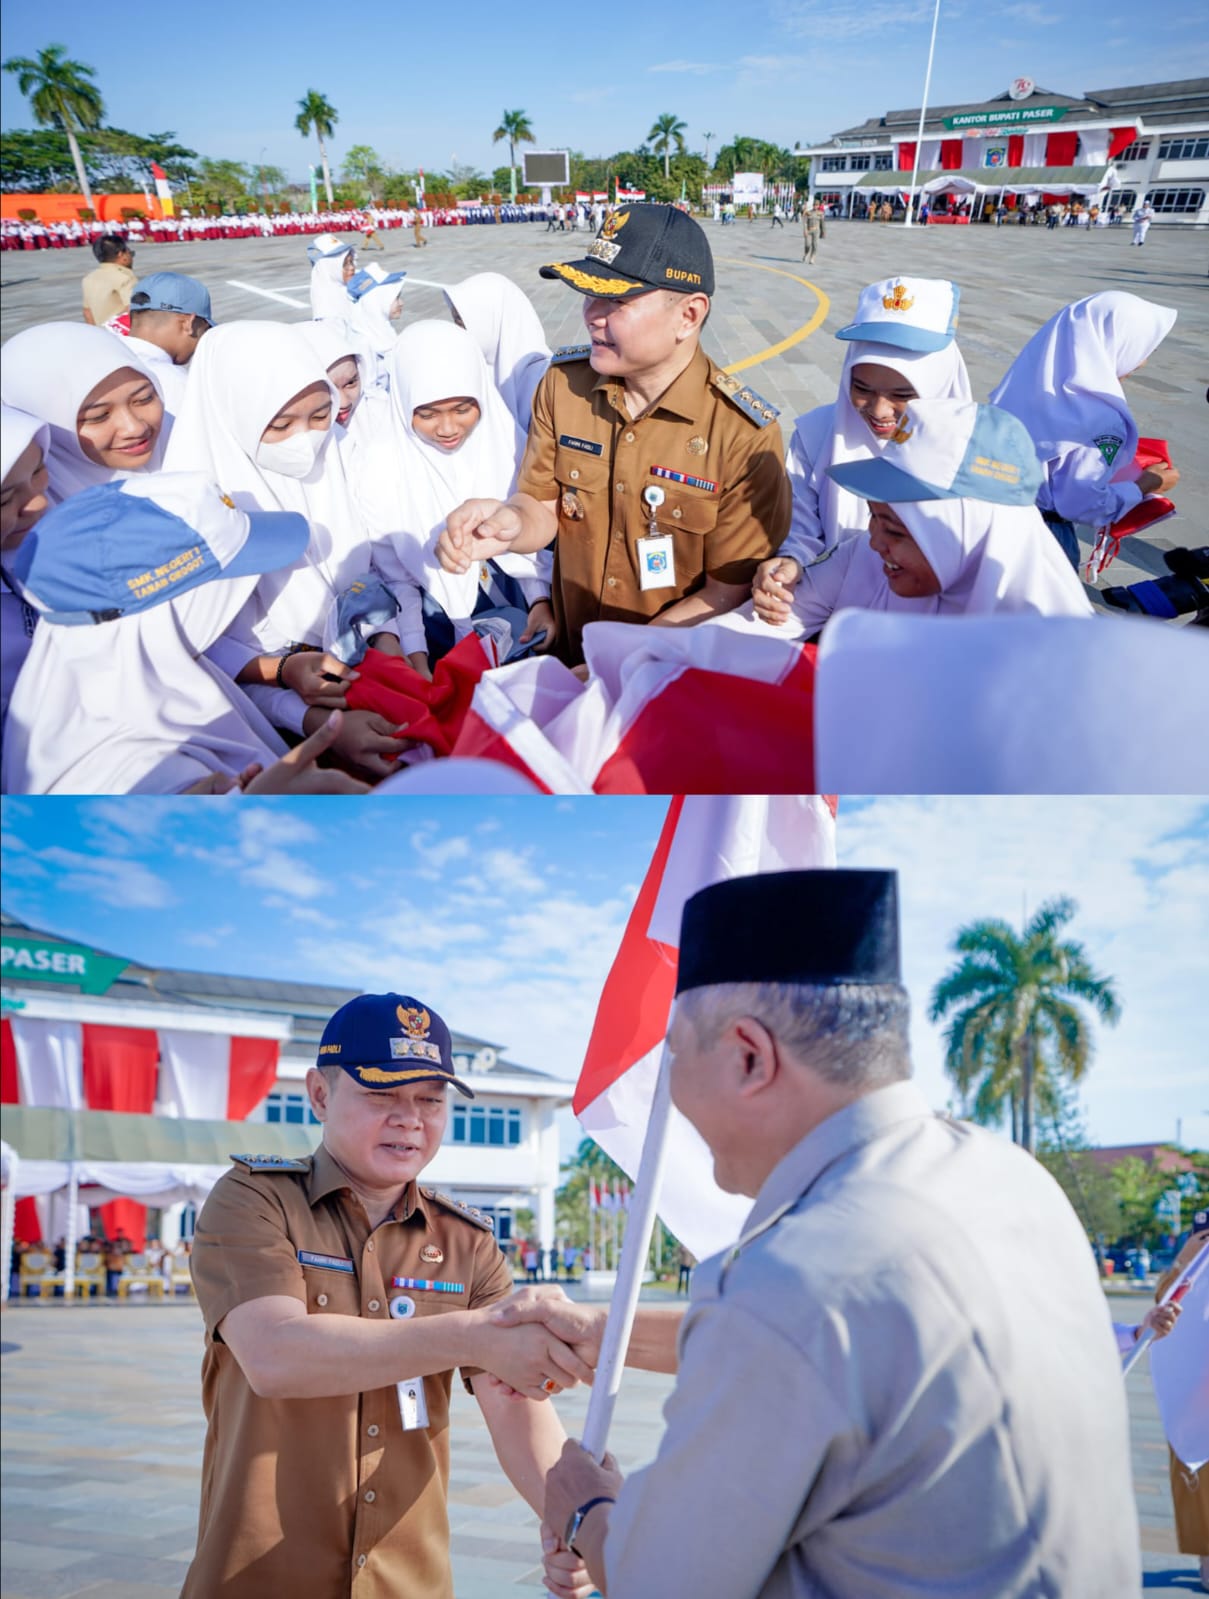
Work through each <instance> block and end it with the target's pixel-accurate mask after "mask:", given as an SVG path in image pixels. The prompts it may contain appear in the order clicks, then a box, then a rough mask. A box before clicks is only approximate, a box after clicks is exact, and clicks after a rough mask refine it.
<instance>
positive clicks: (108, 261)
mask: <svg viewBox="0 0 1209 1599" xmlns="http://www.w3.org/2000/svg"><path fill="white" fill-rule="evenodd" d="M92 253H93V255H95V256H96V258H97V261H98V262H99V263H100V264H99V265H98V266H97V267H95V268H94V269H93V271H91V272H89V273H88V274H87V276H86V277H85V279H84V281H83V283H82V284H81V285H80V287H81V291H82V293H83V297H84V320H85V322H91V323H93V324H94V326H96V327H98V328H103V327H104V326H105V324H106V322H111V321H112V320H113V318H114V317H115V316H121V314H122V312H123V311H125V310H128V309H129V306H130V296H131V294H132V293H133V292H134V286H135V284H136V283H137V282H138V278H137V277H136V276H135V274H134V272H133V270H132V269H133V267H134V251H133V250H132V249H131V248H130V246H129V245H128V244H127V243H126V241H125V239H121V238H118V237H117V235H116V234H109V233H106V234H104V235H103V236H102V237H101V238H99V239H94V240H93V243H92Z"/></svg>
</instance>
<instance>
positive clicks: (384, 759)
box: [303, 707, 407, 777]
mask: <svg viewBox="0 0 1209 1599" xmlns="http://www.w3.org/2000/svg"><path fill="white" fill-rule="evenodd" d="M317 711H318V708H317V707H316V708H315V710H314V711H308V712H307V717H308V718H309V717H311V716H312V715H314V714H316V712H317ZM318 714H320V715H322V712H318ZM335 716H338V717H339V718H340V725H339V727H338V728H337V730H336V732H335V734H334V735H333V739H332V749H333V750H334V751H335V753H336V755H337V757H338V758H339V759H340V761H341V762H342V763H343V764H345V765H347V766H353V767H356V768H357V769H358V770H359V771H361V772H363V773H365V775H366V776H368V777H386V776H388V775H389V774H390V773H391V772H394V771H397V770H398V765H397V763H398V759H399V756H400V755H401V754H402V753H403V751H404V749H406V747H407V746H406V744H405V743H404V742H403V740H402V739H401V738H400V736H399V735H400V734H401V733H402V731H403V729H402V728H396V727H394V726H393V725H392V724H391V723H390V722H388V721H387V719H386V718H385V717H384V716H379V715H378V713H377V712H376V711H332V712H330V713H329V715H328V719H327V720H328V721H330V720H331V719H332V717H335ZM324 725H326V723H325V724H324ZM303 726H304V727H305V726H306V723H305V722H304V723H303ZM319 731H320V729H318V728H316V729H315V730H314V732H315V734H317V733H318V732H319Z"/></svg>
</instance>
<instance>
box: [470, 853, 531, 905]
mask: <svg viewBox="0 0 1209 1599" xmlns="http://www.w3.org/2000/svg"><path fill="white" fill-rule="evenodd" d="M533 855H534V850H533V849H531V848H530V849H526V850H515V849H490V850H488V851H487V852H486V853H485V854H484V855H483V857H482V860H481V862H480V865H481V867H482V873H483V876H484V878H485V879H486V880H487V882H488V883H490V884H491V885H492V887H493V888H498V889H502V890H504V891H505V892H507V893H513V894H536V893H539V892H542V891H544V889H545V884H544V883H543V882H542V880H541V878H540V877H539V876H538V874H537V872H536V871H535V870H534V869H533V867H532V866H531V865H530V862H531V861H532V859H533ZM462 886H463V887H465V886H466V879H464V878H463V880H462Z"/></svg>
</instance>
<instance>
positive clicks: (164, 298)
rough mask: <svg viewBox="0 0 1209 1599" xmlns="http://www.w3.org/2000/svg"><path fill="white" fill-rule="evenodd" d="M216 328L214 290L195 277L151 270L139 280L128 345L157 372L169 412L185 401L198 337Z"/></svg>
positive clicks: (173, 413) (132, 298)
mask: <svg viewBox="0 0 1209 1599" xmlns="http://www.w3.org/2000/svg"><path fill="white" fill-rule="evenodd" d="M213 326H214V313H213V311H212V310H211V308H210V293H209V290H208V289H207V288H206V286H205V284H204V283H201V282H200V281H199V280H198V279H197V278H190V277H186V276H185V274H184V273H183V272H153V273H151V275H150V276H149V277H146V278H140V279H139V281H138V282H137V283H136V284H135V286H134V292H133V294H132V295H131V296H130V336H129V338H128V339H127V340H126V344H127V347H128V348H129V349H131V350H133V351H134V353H135V354H136V355H137V356H138V357H139V359H140V360H141V361H142V362H143V363H144V365H146V366H149V367H151V368H152V369H153V370H154V372H155V376H156V378H157V379H158V380H159V385H160V389H161V391H162V393H163V396H164V408H165V410H166V411H167V412H168V414H169V415H170V416H175V415H176V414H177V412H178V411H179V410H180V408H181V402H182V401H183V400H184V397H185V381H186V379H187V377H188V373H189V362H190V361H191V360H192V359H193V356H194V352H195V351H196V349H197V345H198V341H199V340H200V339H201V338H202V336H203V335H204V334H206V333H208V332H209V331H210V329H211V328H212V327H213Z"/></svg>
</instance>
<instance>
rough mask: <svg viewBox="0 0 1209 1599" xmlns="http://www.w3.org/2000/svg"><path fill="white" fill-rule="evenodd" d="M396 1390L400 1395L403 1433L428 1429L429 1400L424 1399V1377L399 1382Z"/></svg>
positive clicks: (400, 1416)
mask: <svg viewBox="0 0 1209 1599" xmlns="http://www.w3.org/2000/svg"><path fill="white" fill-rule="evenodd" d="M395 1389H396V1391H397V1392H398V1395H399V1420H400V1421H401V1422H402V1423H403V1431H404V1432H415V1431H416V1429H417V1428H419V1427H427V1425H428V1400H427V1399H426V1398H425V1397H424V1379H423V1377H408V1378H407V1379H406V1381H404V1382H397V1383H396V1384H395Z"/></svg>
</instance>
